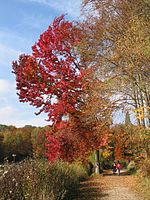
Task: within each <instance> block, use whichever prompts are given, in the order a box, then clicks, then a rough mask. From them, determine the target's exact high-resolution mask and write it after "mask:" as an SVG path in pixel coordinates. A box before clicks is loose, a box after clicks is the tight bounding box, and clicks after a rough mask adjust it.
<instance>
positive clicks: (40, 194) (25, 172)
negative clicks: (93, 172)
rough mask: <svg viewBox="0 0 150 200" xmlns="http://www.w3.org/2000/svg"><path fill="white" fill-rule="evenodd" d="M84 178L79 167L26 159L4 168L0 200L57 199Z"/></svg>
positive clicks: (0, 181)
mask: <svg viewBox="0 0 150 200" xmlns="http://www.w3.org/2000/svg"><path fill="white" fill-rule="evenodd" d="M83 176H85V172H84V171H83V168H81V167H80V166H79V165H69V164H68V163H63V162H57V163H52V164H50V163H48V162H47V161H44V160H40V161H39V160H26V161H24V162H21V163H19V164H16V165H14V164H13V165H6V166H4V169H3V173H1V177H0V199H1V200H3V199H10V200H21V199H27V200H30V199H33V200H37V199H39V200H40V199H45V200H57V199H59V200H61V199H64V198H65V197H66V196H67V194H68V193H70V192H71V190H73V189H74V188H76V187H77V186H78V184H79V181H80V179H81V177H83Z"/></svg>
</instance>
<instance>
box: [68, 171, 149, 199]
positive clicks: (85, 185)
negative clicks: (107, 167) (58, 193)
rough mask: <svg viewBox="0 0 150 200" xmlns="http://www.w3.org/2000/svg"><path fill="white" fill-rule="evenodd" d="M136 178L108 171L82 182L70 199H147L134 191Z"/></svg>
mask: <svg viewBox="0 0 150 200" xmlns="http://www.w3.org/2000/svg"><path fill="white" fill-rule="evenodd" d="M135 186H136V178H135V177H134V176H128V175H126V174H125V172H123V173H122V174H121V175H120V176H117V175H112V173H111V172H110V171H109V172H107V173H105V174H104V175H97V176H94V177H91V178H90V179H89V180H88V181H85V182H82V183H81V186H80V190H79V191H78V192H77V194H76V195H75V196H74V197H72V198H71V199H72V200H148V199H144V198H143V197H141V196H140V195H139V194H138V192H137V191H136V187H135Z"/></svg>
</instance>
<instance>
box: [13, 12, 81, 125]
mask: <svg viewBox="0 0 150 200" xmlns="http://www.w3.org/2000/svg"><path fill="white" fill-rule="evenodd" d="M79 40H80V30H79V29H77V28H76V26H75V25H74V24H73V23H72V22H68V21H66V20H65V19H64V16H63V15H62V16H60V17H58V18H56V19H55V20H54V22H53V23H52V25H51V26H49V28H48V29H47V30H46V31H45V32H44V33H43V34H41V35H40V38H39V40H38V42H37V43H36V44H35V45H33V46H32V55H31V56H30V55H21V56H20V58H19V60H18V62H17V61H15V62H13V73H15V75H16V82H17V90H18V95H19V100H20V101H21V102H29V103H30V104H31V105H32V106H35V107H37V108H40V110H39V112H38V113H37V114H39V113H41V112H46V113H48V120H51V121H53V123H54V124H56V123H57V122H59V121H60V120H61V118H62V116H63V115H67V114H68V113H71V112H75V111H76V104H77V100H78V97H79V95H80V93H81V90H82V83H81V79H82V72H81V70H80V68H81V66H80V63H79V58H78V56H77V53H76V48H75V47H76V46H77V44H78V42H79Z"/></svg>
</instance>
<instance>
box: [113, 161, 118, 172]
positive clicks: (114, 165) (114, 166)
mask: <svg viewBox="0 0 150 200" xmlns="http://www.w3.org/2000/svg"><path fill="white" fill-rule="evenodd" d="M116 171H117V165H116V161H114V164H113V174H116Z"/></svg>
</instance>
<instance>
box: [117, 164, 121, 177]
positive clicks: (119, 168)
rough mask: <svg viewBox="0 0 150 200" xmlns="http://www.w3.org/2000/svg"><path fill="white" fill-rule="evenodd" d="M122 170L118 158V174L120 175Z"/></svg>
mask: <svg viewBox="0 0 150 200" xmlns="http://www.w3.org/2000/svg"><path fill="white" fill-rule="evenodd" d="M120 170H121V164H120V161H119V160H118V163H117V171H118V176H120Z"/></svg>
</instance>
